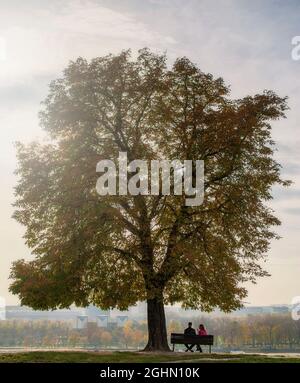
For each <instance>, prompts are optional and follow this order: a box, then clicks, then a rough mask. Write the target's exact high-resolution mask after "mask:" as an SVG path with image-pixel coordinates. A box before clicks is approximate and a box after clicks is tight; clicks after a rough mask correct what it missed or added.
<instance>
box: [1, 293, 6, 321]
mask: <svg viewBox="0 0 300 383" xmlns="http://www.w3.org/2000/svg"><path fill="white" fill-rule="evenodd" d="M5 319H6V302H5V299H4V298H3V297H0V320H5Z"/></svg>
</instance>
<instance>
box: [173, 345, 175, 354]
mask: <svg viewBox="0 0 300 383" xmlns="http://www.w3.org/2000/svg"><path fill="white" fill-rule="evenodd" d="M174 351H175V343H173V352H174Z"/></svg>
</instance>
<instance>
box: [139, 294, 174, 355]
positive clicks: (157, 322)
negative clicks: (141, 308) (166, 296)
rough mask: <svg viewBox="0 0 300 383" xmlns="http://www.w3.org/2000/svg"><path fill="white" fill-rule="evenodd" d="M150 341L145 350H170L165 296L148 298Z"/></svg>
mask: <svg viewBox="0 0 300 383" xmlns="http://www.w3.org/2000/svg"><path fill="white" fill-rule="evenodd" d="M147 317H148V343H147V346H146V347H145V349H144V351H170V348H169V345H168V338H167V327H166V317H165V309H164V304H163V298H162V297H161V298H157V297H156V298H152V299H147Z"/></svg>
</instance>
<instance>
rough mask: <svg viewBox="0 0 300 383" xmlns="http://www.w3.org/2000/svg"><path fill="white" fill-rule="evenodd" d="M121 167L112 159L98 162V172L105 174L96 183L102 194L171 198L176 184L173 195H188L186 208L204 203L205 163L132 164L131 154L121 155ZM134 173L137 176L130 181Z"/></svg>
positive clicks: (119, 160)
mask: <svg viewBox="0 0 300 383" xmlns="http://www.w3.org/2000/svg"><path fill="white" fill-rule="evenodd" d="M117 165H118V166H116V164H115V163H114V162H113V161H112V160H101V161H99V162H98V163H97V166H96V171H97V172H101V173H103V174H102V175H101V176H100V177H99V178H98V180H97V184H96V190H97V193H98V194H99V195H101V196H105V195H128V194H130V195H134V196H136V195H139V194H141V195H159V194H160V193H161V194H162V195H171V183H172V182H171V181H173V185H172V190H173V195H182V194H184V195H185V196H186V199H185V205H186V206H199V205H201V204H202V203H203V200H204V161H203V160H196V161H192V160H184V161H182V162H181V161H180V160H172V161H170V160H160V161H159V160H151V161H149V162H148V161H146V160H133V161H131V162H130V163H128V157H127V153H126V152H120V153H119V158H118V164H117ZM149 165H150V166H149ZM130 173H134V174H133V175H132V176H131V177H130V178H129V177H128V175H129V174H130ZM117 178H118V185H117ZM128 178H129V179H128ZM149 181H150V182H149ZM193 181H194V185H193ZM117 186H118V188H117ZM187 197H189V198H187Z"/></svg>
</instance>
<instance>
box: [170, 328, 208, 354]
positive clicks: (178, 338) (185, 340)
mask: <svg viewBox="0 0 300 383" xmlns="http://www.w3.org/2000/svg"><path fill="white" fill-rule="evenodd" d="M171 344H173V351H174V350H175V344H199V345H203V346H209V352H210V353H211V346H212V345H213V344H214V336H213V335H185V334H177V333H172V334H171Z"/></svg>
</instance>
